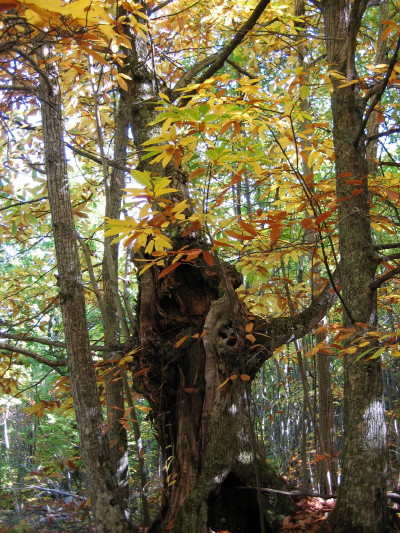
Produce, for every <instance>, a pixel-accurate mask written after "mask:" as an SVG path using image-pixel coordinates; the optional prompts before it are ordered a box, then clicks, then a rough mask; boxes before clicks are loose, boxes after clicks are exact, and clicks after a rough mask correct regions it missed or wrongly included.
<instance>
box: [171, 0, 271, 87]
mask: <svg viewBox="0 0 400 533" xmlns="http://www.w3.org/2000/svg"><path fill="white" fill-rule="evenodd" d="M269 3H270V0H260V2H259V3H258V5H257V6H256V8H255V9H254V11H253V13H252V14H251V15H250V17H249V18H248V19H247V21H246V22H245V23H244V24H243V26H242V27H241V28H240V29H239V30H238V32H237V33H236V35H235V36H234V37H233V38H232V40H231V41H230V42H229V43H228V44H227V45H226V46H225V48H223V49H222V50H221V52H219V53H218V54H213V55H212V56H210V57H207V58H206V59H203V60H202V61H200V62H199V63H197V64H196V65H194V66H193V67H192V68H191V69H189V70H188V71H187V72H186V73H185V74H184V75H183V76H182V77H181V79H180V80H179V81H178V83H177V84H176V86H175V87H174V89H173V90H172V94H173V93H174V92H175V91H176V90H177V89H180V88H182V87H185V86H186V85H188V84H189V83H190V82H191V81H192V80H193V79H194V77H195V76H196V75H197V74H198V73H199V72H201V71H202V70H203V69H204V68H206V67H209V68H208V69H207V70H206V71H205V72H204V74H202V75H201V76H200V78H198V79H197V80H196V83H203V82H204V81H206V80H208V78H211V77H212V76H213V75H214V74H215V73H216V72H217V71H218V70H219V69H220V68H222V67H223V65H224V63H225V61H226V60H227V59H228V57H229V56H230V55H231V53H232V52H233V51H234V50H235V48H237V47H238V46H239V45H240V44H241V42H242V41H243V40H244V38H245V37H246V35H248V33H249V32H250V31H251V30H252V29H253V28H254V26H255V25H256V23H257V21H258V19H259V18H260V16H261V15H262V14H263V12H264V11H265V9H266V7H267V6H268V4H269Z"/></svg>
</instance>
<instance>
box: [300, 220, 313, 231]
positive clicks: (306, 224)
mask: <svg viewBox="0 0 400 533" xmlns="http://www.w3.org/2000/svg"><path fill="white" fill-rule="evenodd" d="M300 224H301V225H302V226H303V228H304V229H313V228H314V221H313V220H312V219H311V218H303V220H302V221H301V222H300Z"/></svg>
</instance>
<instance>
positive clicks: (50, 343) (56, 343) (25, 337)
mask: <svg viewBox="0 0 400 533" xmlns="http://www.w3.org/2000/svg"><path fill="white" fill-rule="evenodd" d="M0 337H2V338H3V339H11V340H14V341H22V342H37V343H38V344H44V345H45V346H54V347H56V348H63V349H65V343H64V342H60V341H52V340H50V339H44V338H42V337H31V336H29V335H18V334H14V333H3V332H1V331H0ZM90 347H91V349H92V350H93V351H94V352H106V351H108V348H105V347H104V346H99V345H98V344H92V345H91V346H90Z"/></svg>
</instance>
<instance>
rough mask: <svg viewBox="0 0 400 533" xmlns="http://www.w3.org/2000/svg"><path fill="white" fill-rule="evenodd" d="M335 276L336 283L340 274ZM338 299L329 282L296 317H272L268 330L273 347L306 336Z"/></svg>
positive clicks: (273, 348) (274, 348) (275, 347)
mask: <svg viewBox="0 0 400 533" xmlns="http://www.w3.org/2000/svg"><path fill="white" fill-rule="evenodd" d="M333 277H334V281H335V284H336V283H337V282H338V274H337V273H335V274H334V275H333ZM336 300H337V294H336V292H335V291H334V290H333V288H332V286H331V284H330V283H329V282H328V283H327V284H326V286H325V288H324V289H323V291H322V292H321V293H320V294H319V296H317V297H316V298H315V300H314V301H313V302H312V303H311V304H310V305H309V306H308V307H307V308H306V309H304V311H302V312H301V313H299V314H297V315H295V316H294V317H278V318H272V319H271V320H270V322H269V324H268V326H267V332H266V333H267V335H268V336H269V338H270V342H271V349H272V350H276V349H277V348H279V346H282V345H283V344H286V343H287V342H292V341H294V340H295V339H300V338H301V337H304V335H306V334H307V333H309V332H310V331H311V330H312V329H314V328H315V327H317V326H318V324H319V322H320V321H321V320H322V319H323V318H324V316H325V315H326V313H327V312H328V310H329V309H330V308H331V307H332V305H333V304H334V303H335V301H336Z"/></svg>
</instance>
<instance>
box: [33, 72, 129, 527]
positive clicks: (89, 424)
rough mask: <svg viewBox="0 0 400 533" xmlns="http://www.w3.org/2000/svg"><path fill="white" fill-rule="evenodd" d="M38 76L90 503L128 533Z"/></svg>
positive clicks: (54, 76) (47, 105) (56, 113)
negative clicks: (120, 504) (113, 466)
mask: <svg viewBox="0 0 400 533" xmlns="http://www.w3.org/2000/svg"><path fill="white" fill-rule="evenodd" d="M52 65H53V66H51V64H50V65H49V66H48V67H47V68H46V69H45V70H43V75H42V76H40V87H39V90H40V100H41V113H42V124H43V143H44V150H45V154H44V155H45V165H46V175H47V181H48V189H49V201H50V209H51V216H52V228H53V236H54V243H55V248H56V258H57V268H58V284H59V288H60V292H59V297H60V307H61V311H62V316H63V325H64V335H65V341H66V347H67V356H68V369H69V376H70V383H71V392H72V397H73V400H74V406H75V410H76V416H77V420H78V428H79V436H80V443H81V451H82V458H83V461H84V464H85V469H86V477H87V484H88V494H89V498H90V505H91V508H92V511H93V515H94V520H95V524H96V528H97V532H98V533H126V532H127V531H128V523H127V521H126V520H125V518H124V515H123V512H122V509H121V508H120V507H119V505H118V501H117V492H116V484H115V478H114V472H113V469H112V466H111V462H110V451H109V446H108V440H107V436H106V435H104V434H103V432H102V428H103V426H104V419H103V414H102V407H101V404H100V398H99V393H98V390H97V384H96V375H95V371H94V366H93V361H92V357H91V349H90V343H89V334H88V327H87V321H86V311H85V300H84V289H83V283H82V276H81V266H80V261H79V256H78V248H77V238H76V232H75V226H74V219H73V213H72V207H71V198H70V192H69V184H68V178H67V162H66V157H65V152H64V143H63V124H62V112H61V95H60V88H59V84H58V73H57V70H56V69H55V68H54V63H53V64H52Z"/></svg>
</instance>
